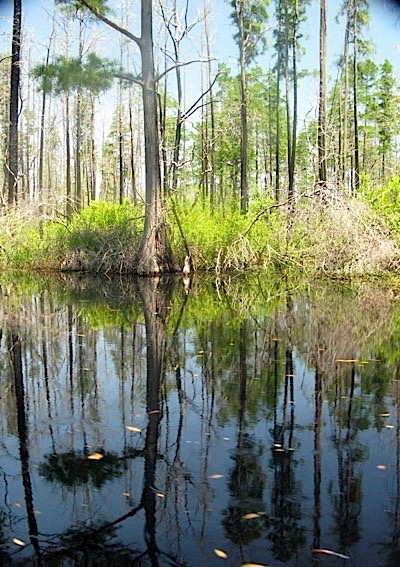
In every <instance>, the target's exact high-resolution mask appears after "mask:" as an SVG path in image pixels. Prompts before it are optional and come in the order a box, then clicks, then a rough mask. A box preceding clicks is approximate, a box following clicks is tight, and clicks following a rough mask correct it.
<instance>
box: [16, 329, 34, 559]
mask: <svg viewBox="0 0 400 567" xmlns="http://www.w3.org/2000/svg"><path fill="white" fill-rule="evenodd" d="M8 348H9V354H10V360H11V366H12V372H13V378H14V388H15V399H16V406H17V424H18V437H19V456H20V461H21V476H22V484H23V487H24V494H25V505H26V512H27V516H28V528H29V537H30V540H31V544H32V546H33V548H34V550H35V554H36V556H37V560H38V564H39V565H41V550H40V547H39V540H38V533H39V532H38V527H37V522H36V516H35V512H34V507H33V493H32V482H31V475H30V470H29V450H28V444H29V439H28V426H27V418H26V412H25V390H24V376H23V370H22V346H21V337H20V336H19V334H18V333H15V332H11V333H10V338H9V347H8Z"/></svg>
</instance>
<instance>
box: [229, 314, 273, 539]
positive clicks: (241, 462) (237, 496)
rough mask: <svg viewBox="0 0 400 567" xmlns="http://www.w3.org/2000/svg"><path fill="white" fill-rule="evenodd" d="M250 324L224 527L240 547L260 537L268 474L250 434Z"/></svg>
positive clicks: (243, 345) (243, 339)
mask: <svg viewBox="0 0 400 567" xmlns="http://www.w3.org/2000/svg"><path fill="white" fill-rule="evenodd" d="M247 341H248V332H247V321H243V322H242V324H241V326H240V330H239V392H240V394H239V395H240V403H239V416H238V419H239V424H238V426H239V427H238V439H237V446H236V451H235V454H234V455H233V457H232V458H233V460H234V466H233V469H232V471H231V473H230V480H229V490H230V494H231V502H230V505H229V509H228V510H227V511H226V512H225V518H224V520H223V526H224V529H225V532H226V535H227V537H228V538H229V539H230V540H231V541H232V542H234V543H235V544H236V545H245V544H248V543H249V542H250V541H252V540H253V539H257V538H259V537H260V535H261V533H262V529H263V524H264V520H265V516H264V515H263V510H264V504H263V501H262V498H263V491H264V481H265V477H264V472H263V470H262V467H261V465H260V464H259V462H258V460H259V457H260V455H261V449H260V448H258V447H257V446H256V444H255V443H254V441H253V440H252V439H251V438H250V437H249V436H248V435H247V434H246V432H245V426H246V411H247V387H248V384H247ZM248 513H258V514H260V517H259V518H253V519H251V520H248V519H246V518H245V517H244V516H245V515H246V514H248Z"/></svg>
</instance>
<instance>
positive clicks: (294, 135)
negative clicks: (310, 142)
mask: <svg viewBox="0 0 400 567" xmlns="http://www.w3.org/2000/svg"><path fill="white" fill-rule="evenodd" d="M294 9H295V13H294V25H293V38H292V42H293V46H292V51H293V67H292V68H293V122H292V153H291V156H290V169H289V170H290V174H289V175H290V176H289V206H290V209H291V211H292V213H293V211H294V205H295V196H294V176H295V170H296V149H297V110H298V109H297V106H298V104H297V34H298V25H299V22H298V6H297V0H296V2H295V7H294Z"/></svg>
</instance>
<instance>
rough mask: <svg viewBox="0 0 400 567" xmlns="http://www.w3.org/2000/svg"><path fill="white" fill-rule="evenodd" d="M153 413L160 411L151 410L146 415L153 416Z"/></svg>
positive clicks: (159, 411)
mask: <svg viewBox="0 0 400 567" xmlns="http://www.w3.org/2000/svg"><path fill="white" fill-rule="evenodd" d="M155 413H161V410H159V409H152V410H149V411H148V412H147V415H153V414H155Z"/></svg>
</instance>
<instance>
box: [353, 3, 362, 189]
mask: <svg viewBox="0 0 400 567" xmlns="http://www.w3.org/2000/svg"><path fill="white" fill-rule="evenodd" d="M353 10H354V13H353V26H354V27H353V29H354V38H353V40H354V42H353V46H354V51H353V120H354V193H356V194H357V192H358V189H359V186H360V148H359V132H358V37H357V25H358V22H357V0H353Z"/></svg>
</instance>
